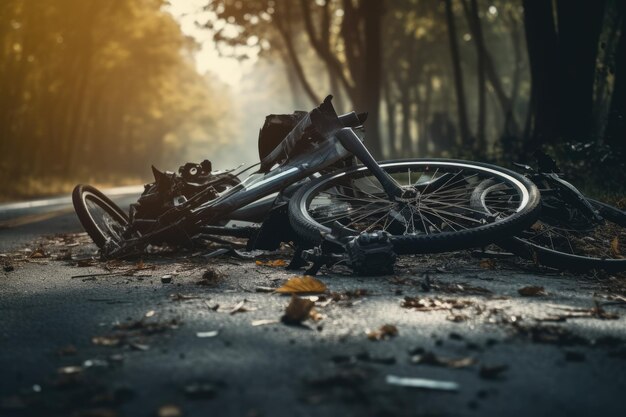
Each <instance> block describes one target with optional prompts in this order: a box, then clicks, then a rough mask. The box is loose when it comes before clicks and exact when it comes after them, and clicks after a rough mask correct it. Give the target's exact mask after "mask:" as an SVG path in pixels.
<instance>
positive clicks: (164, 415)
mask: <svg viewBox="0 0 626 417" xmlns="http://www.w3.org/2000/svg"><path fill="white" fill-rule="evenodd" d="M182 416H183V411H182V410H181V409H180V407H179V406H177V405H172V404H167V405H162V406H161V407H159V409H158V411H157V417H182Z"/></svg>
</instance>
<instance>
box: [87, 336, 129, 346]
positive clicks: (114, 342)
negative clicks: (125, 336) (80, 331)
mask: <svg viewBox="0 0 626 417" xmlns="http://www.w3.org/2000/svg"><path fill="white" fill-rule="evenodd" d="M91 343H93V344H94V345H96V346H111V347H113V346H119V345H120V344H121V343H122V338H121V337H119V336H94V337H92V338H91Z"/></svg>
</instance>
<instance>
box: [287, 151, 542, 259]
mask: <svg viewBox="0 0 626 417" xmlns="http://www.w3.org/2000/svg"><path fill="white" fill-rule="evenodd" d="M380 166H381V167H382V168H383V169H384V170H385V171H386V172H387V173H389V174H390V175H391V176H392V177H393V178H394V179H395V180H396V181H397V182H398V183H399V184H400V185H401V186H402V187H403V188H405V189H407V190H409V189H410V190H414V191H416V192H415V193H414V194H415V197H411V198H407V199H399V201H390V199H389V197H388V196H387V194H385V192H384V191H383V190H382V187H381V186H380V184H379V182H378V181H377V180H376V179H375V177H374V176H373V175H372V174H371V173H370V172H369V170H368V169H367V168H366V167H363V166H359V167H354V168H349V169H344V170H341V171H338V172H334V173H331V174H328V175H326V176H323V177H321V178H319V179H317V180H314V181H312V182H311V183H310V184H308V185H305V186H303V187H302V188H301V189H300V190H298V192H297V193H296V194H295V195H294V196H293V198H292V199H291V200H290V202H289V218H290V221H291V224H292V226H293V228H294V230H295V231H296V233H298V235H300V236H301V238H302V239H304V240H305V241H307V242H309V243H312V244H319V243H320V242H321V241H322V236H323V235H324V234H332V235H333V236H346V235H347V236H355V235H358V234H359V233H362V232H375V231H385V232H388V233H390V235H391V240H392V242H393V245H394V250H395V251H396V253H398V254H412V253H433V252H444V251H450V250H456V249H463V248H468V247H474V246H482V245H485V244H487V243H490V242H493V241H494V240H498V239H502V238H503V237H504V236H510V235H513V234H514V233H516V232H518V231H520V230H522V229H524V228H525V227H527V226H528V225H530V224H532V223H533V222H534V221H535V219H536V218H537V216H538V210H539V191H538V190H537V187H535V186H534V185H533V184H532V183H531V182H530V181H528V180H527V179H526V178H524V177H523V176H521V175H519V174H516V173H514V172H512V171H508V170H506V169H503V168H500V167H496V166H493V165H488V164H482V163H476V162H467V161H459V160H447V159H429V160H421V159H415V160H399V161H387V162H382V163H380ZM487 180H489V181H494V183H498V184H501V185H502V187H503V192H505V193H507V195H508V204H507V206H506V207H502V210H501V211H500V212H499V213H498V214H495V215H494V214H492V213H489V212H488V211H487V210H485V209H482V208H481V209H475V208H473V207H472V204H471V201H470V198H471V196H472V192H473V190H474V188H475V187H477V186H478V185H480V184H481V183H483V182H484V181H487Z"/></svg>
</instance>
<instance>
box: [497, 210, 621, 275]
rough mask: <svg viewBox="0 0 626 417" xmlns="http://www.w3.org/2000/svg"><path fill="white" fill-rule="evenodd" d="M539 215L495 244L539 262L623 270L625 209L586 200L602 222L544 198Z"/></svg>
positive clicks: (570, 267)
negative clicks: (524, 226) (529, 223)
mask: <svg viewBox="0 0 626 417" xmlns="http://www.w3.org/2000/svg"><path fill="white" fill-rule="evenodd" d="M546 200H547V202H545V203H544V205H550V206H551V207H550V208H549V209H544V210H543V211H542V214H541V216H540V217H539V219H538V220H537V222H535V223H534V224H533V225H532V226H531V227H530V228H528V229H526V230H524V231H523V232H521V233H520V234H518V235H517V236H515V237H514V238H511V239H507V240H504V241H502V242H499V243H498V245H499V246H501V247H503V248H504V249H506V250H508V251H510V252H513V253H515V254H516V255H519V256H521V257H523V258H526V259H531V260H533V261H535V262H536V263H537V264H539V265H544V266H549V267H552V268H558V269H566V270H570V271H573V272H587V271H589V270H592V269H603V270H605V271H607V272H620V271H626V250H624V249H623V248H622V245H624V244H625V243H626V212H624V211H622V210H620V209H618V208H615V207H612V206H610V205H608V204H605V203H602V202H599V201H595V200H592V199H588V200H587V201H589V202H590V203H591V205H592V206H593V207H594V208H595V209H596V210H598V211H599V212H600V215H601V216H602V217H603V218H604V222H602V223H598V222H594V221H592V220H590V219H587V218H586V217H585V216H584V215H583V214H582V213H580V211H577V210H576V209H575V208H573V207H571V206H568V205H567V204H566V203H564V202H558V201H557V202H555V201H550V199H546Z"/></svg>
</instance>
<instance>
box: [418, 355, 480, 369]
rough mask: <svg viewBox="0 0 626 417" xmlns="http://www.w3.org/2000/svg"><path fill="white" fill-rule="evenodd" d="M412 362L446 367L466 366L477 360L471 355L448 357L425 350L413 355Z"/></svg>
mask: <svg viewBox="0 0 626 417" xmlns="http://www.w3.org/2000/svg"><path fill="white" fill-rule="evenodd" d="M411 363H414V364H423V365H434V366H443V367H446V368H466V367H468V366H471V365H473V364H475V363H476V360H475V359H474V358H472V357H469V356H468V357H465V358H446V357H443V356H437V355H435V354H434V353H432V352H424V353H421V354H419V355H415V356H413V357H412V358H411Z"/></svg>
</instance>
